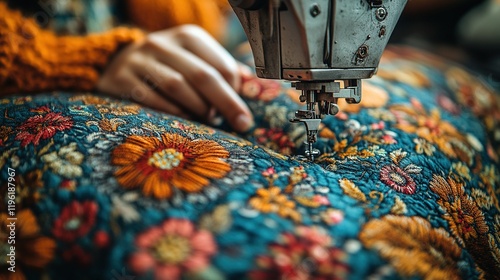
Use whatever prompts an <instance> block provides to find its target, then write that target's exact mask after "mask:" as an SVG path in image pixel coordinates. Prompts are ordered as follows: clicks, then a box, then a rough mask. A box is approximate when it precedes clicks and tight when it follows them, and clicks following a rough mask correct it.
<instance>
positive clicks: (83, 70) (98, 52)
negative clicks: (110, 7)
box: [0, 3, 144, 94]
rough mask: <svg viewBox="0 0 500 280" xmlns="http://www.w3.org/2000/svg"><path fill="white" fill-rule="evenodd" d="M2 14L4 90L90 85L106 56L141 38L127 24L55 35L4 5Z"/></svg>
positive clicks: (89, 87)
mask: <svg viewBox="0 0 500 280" xmlns="http://www.w3.org/2000/svg"><path fill="white" fill-rule="evenodd" d="M1 5H2V4H1V3H0V10H2V7H1ZM3 8H5V7H3ZM4 14H5V15H6V16H5V17H4V19H0V66H1V67H0V68H1V70H0V89H1V92H2V93H7V94H9V93H18V92H37V91H50V90H84V91H87V90H92V89H94V88H95V86H96V84H97V82H98V80H99V72H100V71H101V70H102V69H103V68H104V67H105V66H106V65H107V64H108V62H109V61H110V59H111V57H112V56H113V55H114V54H115V53H116V52H117V51H118V50H120V48H122V47H124V46H125V45H128V44H130V43H133V42H136V41H138V40H141V39H142V38H143V37H144V34H143V32H141V31H140V30H138V29H129V28H116V29H112V30H110V31H108V32H105V33H102V34H91V35H88V36H79V37H77V36H64V37H58V36H56V35H55V34H53V33H51V32H49V31H46V30H41V29H40V28H38V26H37V25H36V24H35V23H34V22H33V21H32V20H30V19H25V18H23V17H22V16H21V15H20V13H18V12H13V11H11V10H8V9H7V10H6V13H4Z"/></svg>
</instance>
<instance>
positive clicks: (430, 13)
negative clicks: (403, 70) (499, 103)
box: [391, 0, 500, 88]
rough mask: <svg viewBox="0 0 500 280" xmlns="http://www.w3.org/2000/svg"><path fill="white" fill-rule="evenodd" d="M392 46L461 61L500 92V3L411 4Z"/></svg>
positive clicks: (423, 0) (415, 0)
mask: <svg viewBox="0 0 500 280" xmlns="http://www.w3.org/2000/svg"><path fill="white" fill-rule="evenodd" d="M391 43H399V44H406V45H411V46H415V47H418V48H422V49H426V50H429V51H431V52H433V53H437V54H440V55H442V56H445V57H447V58H450V59H452V60H455V61H458V62H460V63H462V64H464V65H466V66H468V67H469V68H471V69H472V70H474V71H478V72H480V73H481V74H482V75H483V76H485V77H487V78H488V79H489V81H488V82H489V83H490V84H493V86H495V87H496V88H500V0H441V1H435V0H409V1H408V4H407V6H406V8H405V12H404V13H403V15H402V16H401V18H400V20H399V23H398V25H397V26H396V30H395V31H394V33H393V35H392V37H391Z"/></svg>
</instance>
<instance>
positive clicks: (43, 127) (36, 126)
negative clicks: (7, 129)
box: [16, 112, 73, 147]
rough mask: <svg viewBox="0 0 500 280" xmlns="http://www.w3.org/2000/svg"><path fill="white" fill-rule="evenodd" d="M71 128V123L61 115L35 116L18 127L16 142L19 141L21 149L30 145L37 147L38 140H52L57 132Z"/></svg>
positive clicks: (52, 113) (51, 113)
mask: <svg viewBox="0 0 500 280" xmlns="http://www.w3.org/2000/svg"><path fill="white" fill-rule="evenodd" d="M72 126H73V121H72V120H71V119H70V118H69V117H65V116H63V115H61V113H54V112H50V113H47V114H46V115H37V116H33V117H31V118H29V119H28V120H26V121H25V122H24V123H23V124H22V125H20V126H19V128H18V129H19V130H20V132H19V133H18V134H17V135H16V140H21V141H22V142H21V147H25V146H27V145H29V144H30V143H33V144H34V145H35V146H37V145H38V144H39V143H40V140H45V139H49V138H52V137H53V136H54V135H55V134H56V133H57V131H64V130H66V129H70V128H71V127H72Z"/></svg>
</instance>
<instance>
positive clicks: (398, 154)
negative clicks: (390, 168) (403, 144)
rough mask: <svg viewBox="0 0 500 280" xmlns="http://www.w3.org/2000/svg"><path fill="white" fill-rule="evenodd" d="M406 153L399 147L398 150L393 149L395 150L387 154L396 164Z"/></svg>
mask: <svg viewBox="0 0 500 280" xmlns="http://www.w3.org/2000/svg"><path fill="white" fill-rule="evenodd" d="M407 154H408V153H407V152H403V150H401V149H399V150H395V151H392V152H391V153H390V154H389V156H390V157H391V159H392V161H393V162H394V163H395V164H396V165H398V164H399V162H400V161H401V160H402V159H404V158H405V157H406V155H407Z"/></svg>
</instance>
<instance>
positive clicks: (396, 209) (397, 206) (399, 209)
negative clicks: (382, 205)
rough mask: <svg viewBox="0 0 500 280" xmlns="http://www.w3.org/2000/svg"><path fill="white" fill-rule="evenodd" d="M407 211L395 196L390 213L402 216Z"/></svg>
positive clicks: (404, 205)
mask: <svg viewBox="0 0 500 280" xmlns="http://www.w3.org/2000/svg"><path fill="white" fill-rule="evenodd" d="M407 211H408V209H407V208H406V204H405V203H404V202H403V201H402V200H401V198H399V196H396V198H395V199H394V205H393V206H392V208H391V213H392V214H394V215H403V214H406V212H407Z"/></svg>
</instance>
